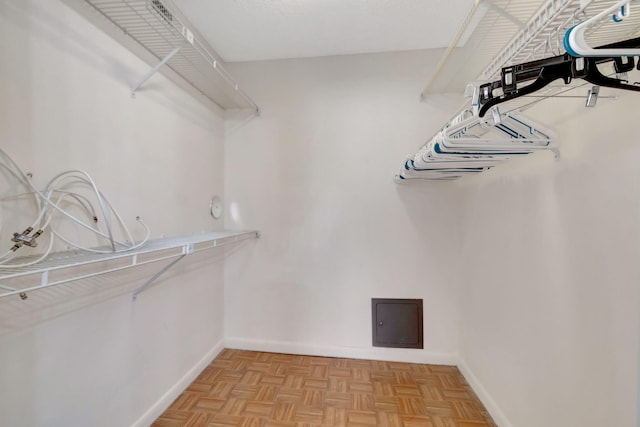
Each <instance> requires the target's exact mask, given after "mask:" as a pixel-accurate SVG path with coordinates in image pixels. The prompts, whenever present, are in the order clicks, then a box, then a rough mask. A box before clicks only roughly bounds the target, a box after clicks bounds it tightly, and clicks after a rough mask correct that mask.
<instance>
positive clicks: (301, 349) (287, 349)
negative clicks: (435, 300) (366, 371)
mask: <svg viewBox="0 0 640 427" xmlns="http://www.w3.org/2000/svg"><path fill="white" fill-rule="evenodd" d="M225 346H226V347H227V348H236V349H239V350H253V351H266V352H272V353H288V354H304V355H309V356H324V357H345V358H351V359H371V360H387V361H392V362H407V363H429V364H432V365H456V364H457V363H458V356H457V355H455V354H447V353H434V352H429V351H425V350H418V349H410V348H382V347H371V348H368V347H338V346H328V345H318V344H311V343H304V342H288V341H267V340H253V339H243V338H227V339H226V340H225Z"/></svg>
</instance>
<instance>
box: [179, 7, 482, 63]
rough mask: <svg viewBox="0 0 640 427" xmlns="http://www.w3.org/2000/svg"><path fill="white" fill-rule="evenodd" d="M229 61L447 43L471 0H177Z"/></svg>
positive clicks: (212, 44)
mask: <svg viewBox="0 0 640 427" xmlns="http://www.w3.org/2000/svg"><path fill="white" fill-rule="evenodd" d="M174 2H175V3H176V4H177V5H178V7H179V8H180V9H181V10H182V12H183V13H184V14H185V15H186V16H187V18H188V19H189V20H190V21H191V22H192V23H193V24H194V25H195V26H196V27H197V29H198V31H200V33H202V35H203V36H204V37H205V38H206V39H207V41H208V42H209V44H210V45H211V46H212V47H213V49H214V50H215V51H216V52H217V53H218V54H219V55H220V56H221V58H222V59H223V60H224V61H226V62H234V61H256V60H265V59H282V58H302V57H316V56H329V55H345V54H356V53H367V52H388V51H401V50H412V49H430V48H442V47H446V46H448V45H449V42H450V41H451V40H452V39H453V38H454V36H455V34H456V32H457V31H458V29H459V27H460V24H461V23H462V20H463V19H464V17H465V15H466V13H467V11H468V10H469V8H470V7H471V4H472V0H174Z"/></svg>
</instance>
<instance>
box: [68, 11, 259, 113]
mask: <svg viewBox="0 0 640 427" xmlns="http://www.w3.org/2000/svg"><path fill="white" fill-rule="evenodd" d="M66 2H67V4H69V5H70V6H71V7H73V8H75V9H76V10H77V11H78V12H80V13H81V14H82V15H83V16H85V17H86V18H87V19H88V20H89V21H91V22H93V23H94V24H96V25H97V26H98V27H100V28H102V29H103V30H104V31H105V32H107V33H108V34H109V35H111V36H112V37H114V38H115V39H116V40H118V41H119V42H121V43H122V44H123V45H124V46H125V47H127V48H129V49H130V50H131V51H132V52H134V53H135V54H137V55H138V56H140V57H141V58H142V59H144V60H145V61H147V62H149V63H150V65H151V66H152V67H153V68H152V69H151V70H150V71H149V73H147V74H146V75H145V76H141V78H140V79H139V81H137V82H130V83H131V86H130V88H131V95H135V93H136V91H137V90H138V89H139V88H140V87H141V86H142V85H143V84H144V83H145V82H146V81H147V80H148V79H149V78H151V77H152V75H153V74H154V73H155V72H157V71H160V72H163V74H165V75H166V76H167V77H168V78H170V79H172V80H173V81H174V82H175V83H177V84H179V85H180V86H182V87H185V88H187V89H190V88H193V89H195V90H196V91H197V92H199V93H200V94H202V95H203V96H205V97H206V98H208V99H209V100H210V101H212V102H214V103H215V104H217V105H218V106H219V107H221V108H222V109H223V110H227V109H252V110H254V111H255V112H256V113H258V106H257V105H256V103H255V102H254V101H253V100H252V99H251V98H250V97H249V96H248V95H247V94H246V93H245V92H244V91H243V90H242V89H241V88H240V87H239V86H238V84H237V83H236V82H235V80H234V79H233V78H232V77H231V75H229V73H228V72H227V71H226V70H225V69H224V67H223V66H222V62H221V60H220V58H219V57H218V55H217V54H216V53H215V52H214V51H213V49H212V48H211V47H210V46H209V44H208V43H207V42H206V41H205V40H204V38H203V37H202V36H201V35H200V34H199V33H198V31H197V30H196V28H195V27H194V26H193V25H192V24H191V23H190V22H189V21H188V20H187V19H186V18H185V17H184V15H183V14H182V13H181V12H180V11H179V9H178V8H177V7H176V6H175V4H174V3H173V2H172V0H66ZM167 69H168V70H170V71H167ZM180 80H182V81H180ZM185 83H186V84H185Z"/></svg>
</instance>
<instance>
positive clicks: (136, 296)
mask: <svg viewBox="0 0 640 427" xmlns="http://www.w3.org/2000/svg"><path fill="white" fill-rule="evenodd" d="M185 256H187V254H186V253H183V254H182V255H180V256H179V257H178V258H176V259H174V260H173V261H171V262H170V263H169V264H167V265H165V266H164V267H163V268H162V270H160V271H158V272H157V273H156V274H154V275H153V277H152V278H150V279H149V280H147V281H146V282H144V285H142V286H140V287H139V288H138V289H136V290H135V291H133V301H134V302H135V300H136V299H138V294H139V293H140V292H142V291H144V290H145V289H147V288H148V287H149V285H151V284H152V283H153V282H155V281H156V279H158V278H159V277H160V276H162V275H163V274H164V273H166V272H167V271H169V269H170V268H171V267H173V266H174V265H176V264H177V263H178V261H180V260H181V259H182V258H184V257H185Z"/></svg>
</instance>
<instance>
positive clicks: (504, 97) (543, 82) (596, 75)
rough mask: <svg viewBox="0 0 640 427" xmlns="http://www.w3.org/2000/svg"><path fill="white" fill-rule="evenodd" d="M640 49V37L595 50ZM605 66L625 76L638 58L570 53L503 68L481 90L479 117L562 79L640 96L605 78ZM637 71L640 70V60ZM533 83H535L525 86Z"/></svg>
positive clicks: (624, 83) (625, 83)
mask: <svg viewBox="0 0 640 427" xmlns="http://www.w3.org/2000/svg"><path fill="white" fill-rule="evenodd" d="M638 48H640V37H639V38H634V39H630V40H624V41H620V42H617V43H611V44H608V45H604V46H600V47H599V48H596V49H602V50H604V49H607V50H612V49H616V50H617V49H638ZM606 63H613V67H614V69H615V71H616V73H617V74H620V73H626V72H628V71H631V70H633V69H634V68H635V67H636V59H635V55H634V56H586V57H585V56H572V55H570V54H569V53H565V54H563V55H558V56H552V57H550V58H545V59H539V60H536V61H530V62H525V63H523V64H518V65H512V66H508V67H504V68H502V71H501V73H500V80H497V81H493V82H489V83H485V84H483V85H481V86H480V96H479V99H478V102H479V110H478V115H479V116H480V117H483V116H484V115H485V114H486V113H487V111H489V110H490V109H491V108H492V107H494V106H496V105H498V104H501V103H503V102H507V101H510V100H513V99H516V98H519V97H521V96H525V95H529V94H531V93H534V92H536V91H538V90H540V89H542V88H544V87H545V86H547V85H549V84H550V83H552V82H554V81H556V80H559V79H562V80H563V81H564V83H565V84H569V83H571V81H572V80H573V79H583V80H585V81H587V82H589V83H592V84H593V85H596V86H604V87H611V88H615V89H623V90H631V91H636V92H640V86H638V85H636V84H631V83H629V82H628V81H626V80H623V79H618V78H613V77H608V76H606V75H604V74H603V73H602V72H601V71H600V70H599V69H598V66H599V65H601V64H606ZM637 67H638V68H637V69H638V70H640V60H639V61H638V65H637ZM532 80H533V82H532V83H529V84H527V85H525V86H523V85H522V84H523V83H526V82H531V81H532ZM497 90H501V92H502V93H501V94H500V95H498V96H494V91H497Z"/></svg>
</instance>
